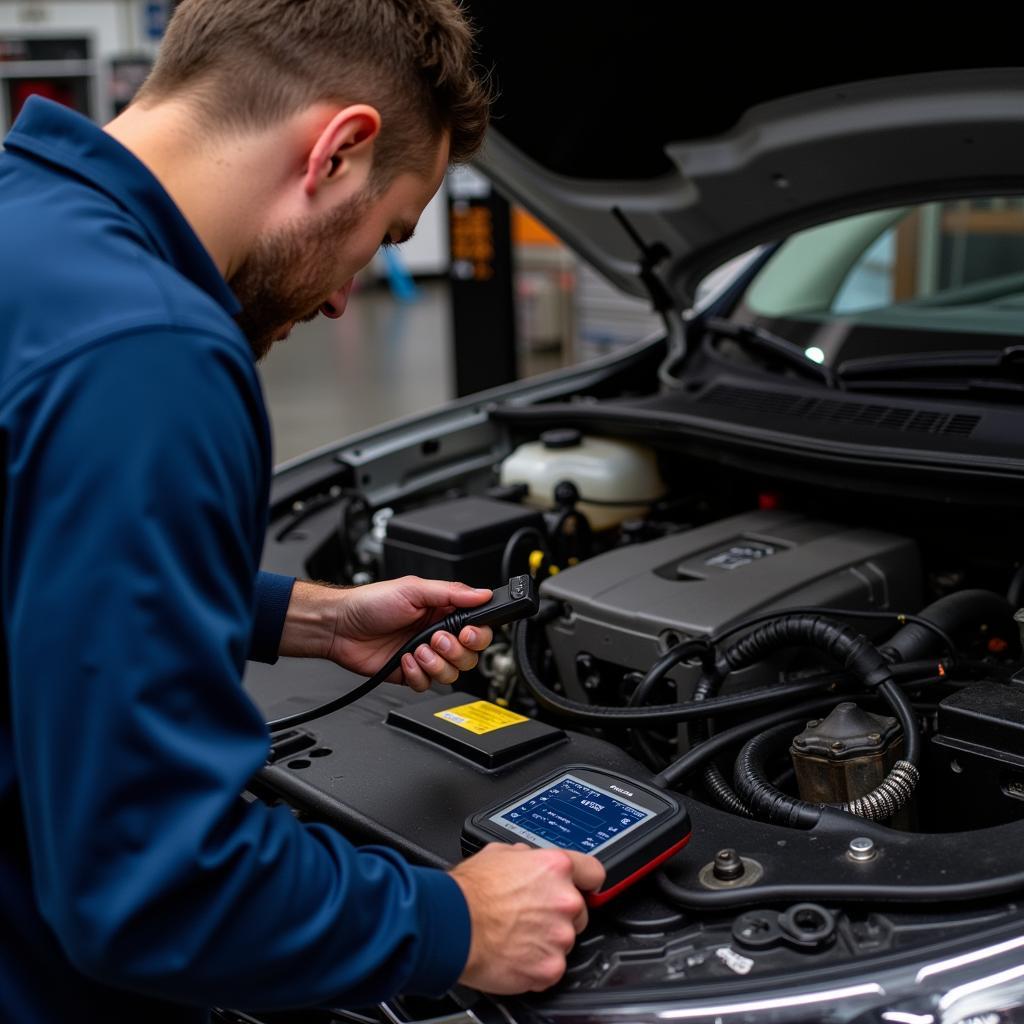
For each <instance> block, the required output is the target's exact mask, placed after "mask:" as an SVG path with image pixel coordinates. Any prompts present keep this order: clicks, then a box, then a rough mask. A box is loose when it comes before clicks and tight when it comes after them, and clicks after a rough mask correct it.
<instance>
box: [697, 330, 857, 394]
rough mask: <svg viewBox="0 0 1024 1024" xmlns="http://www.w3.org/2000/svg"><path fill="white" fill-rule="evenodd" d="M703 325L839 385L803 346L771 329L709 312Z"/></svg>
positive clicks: (827, 384) (830, 385)
mask: <svg viewBox="0 0 1024 1024" xmlns="http://www.w3.org/2000/svg"><path fill="white" fill-rule="evenodd" d="M704 326H705V327H706V328H707V329H708V330H709V331H711V333H712V334H717V335H721V336H722V337H725V338H731V339H732V340H733V341H737V342H739V343H740V344H741V345H744V344H746V345H750V346H751V347H752V348H757V349H760V350H761V351H762V352H765V353H767V354H768V355H772V356H775V357H777V358H778V359H781V360H782V362H784V363H786V364H787V365H788V366H790V367H792V368H793V369H794V370H796V371H797V373H800V374H802V375H803V376H805V377H810V378H811V379H813V380H816V381H818V382H819V383H821V384H824V385H825V387H828V388H838V387H840V386H841V385H840V382H839V379H838V377H837V376H836V374H835V373H833V371H832V370H830V369H829V368H828V367H827V366H822V365H821V364H820V363H815V362H813V361H812V360H810V359H808V358H807V355H806V354H805V352H804V350H803V349H802V348H801V347H800V346H799V345H797V344H796V342H793V341H790V340H789V339H788V338H782V337H779V335H777V334H772V332H771V331H766V330H765V329H764V328H763V327H757V326H755V325H754V324H737V323H734V322H733V321H732V320H724V319H722V318H721V317H717V316H709V317H708V318H707V320H705V321H704Z"/></svg>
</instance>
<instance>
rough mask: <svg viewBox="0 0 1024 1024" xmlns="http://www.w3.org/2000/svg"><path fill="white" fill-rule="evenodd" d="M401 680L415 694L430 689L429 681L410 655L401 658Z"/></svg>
mask: <svg viewBox="0 0 1024 1024" xmlns="http://www.w3.org/2000/svg"><path fill="white" fill-rule="evenodd" d="M402 678H403V680H404V682H405V685H406V686H408V687H409V689H410V690H415V691H416V692H417V693H423V692H424V691H426V690H429V689H430V679H429V678H428V676H427V674H426V672H424V671H423V669H422V668H420V666H419V664H418V663H417V661H416V659H415V658H414V657H413V656H412V655H411V654H405V655H403V656H402Z"/></svg>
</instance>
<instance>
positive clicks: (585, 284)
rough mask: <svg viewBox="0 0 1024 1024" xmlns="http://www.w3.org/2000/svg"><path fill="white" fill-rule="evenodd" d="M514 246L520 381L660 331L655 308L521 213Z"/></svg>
mask: <svg viewBox="0 0 1024 1024" xmlns="http://www.w3.org/2000/svg"><path fill="white" fill-rule="evenodd" d="M512 241H513V246H514V265H515V297H516V322H517V333H518V346H519V367H520V375H521V376H524V377H529V376H532V375H534V374H537V373H543V372H545V371H547V370H552V369H557V368H558V367H561V366H570V365H573V364H576V363H580V362H586V361H587V360H590V359H594V358H597V357H598V356H601V355H604V354H605V353H607V352H609V351H612V350H613V349H615V348H616V347H619V346H622V345H625V344H629V343H630V342H633V341H636V340H637V339H639V338H642V337H644V336H645V335H647V334H649V333H650V332H651V331H653V330H656V329H657V328H658V326H659V324H660V320H659V319H658V317H657V316H655V315H654V314H653V313H652V312H651V307H650V303H648V302H645V301H643V300H641V299H634V298H632V297H630V296H627V295H624V294H623V293H622V292H620V291H618V289H616V288H613V287H612V286H611V285H610V284H608V282H607V281H605V279H604V278H603V277H601V276H600V275H599V274H598V273H597V272H596V271H594V270H592V269H591V268H590V267H589V266H587V264H585V263H583V262H582V261H581V260H580V259H579V258H578V257H577V256H576V255H575V254H574V253H573V252H572V251H571V250H570V249H569V248H567V247H566V246H565V245H563V244H562V243H561V242H560V241H559V240H558V238H557V237H556V236H555V235H553V234H552V233H551V232H550V231H548V230H547V228H545V227H544V226H543V225H542V224H540V223H539V222H538V221H537V220H536V219H534V218H533V217H532V216H530V214H528V213H527V212H526V211H525V210H522V209H520V208H515V209H514V210H513V215H512Z"/></svg>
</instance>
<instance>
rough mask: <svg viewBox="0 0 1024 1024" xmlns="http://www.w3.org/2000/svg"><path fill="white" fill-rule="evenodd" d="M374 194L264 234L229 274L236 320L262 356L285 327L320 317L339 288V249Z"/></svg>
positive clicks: (359, 195)
mask: <svg viewBox="0 0 1024 1024" xmlns="http://www.w3.org/2000/svg"><path fill="white" fill-rule="evenodd" d="M370 199H371V196H370V193H369V190H368V189H364V190H363V191H362V192H360V193H359V194H358V195H355V196H353V197H352V198H351V199H349V200H347V201H346V202H345V203H344V204H343V205H342V206H339V207H338V208H337V209H334V210H331V211H330V212H329V213H326V214H323V215H322V216H320V217H319V218H318V219H316V220H313V221H312V222H306V223H302V224H299V223H295V224H289V225H286V226H285V227H283V228H279V229H278V230H277V231H274V232H271V233H269V234H267V235H264V236H262V237H260V238H258V239H257V240H256V243H255V244H254V245H253V247H252V250H251V252H250V253H249V255H248V256H247V257H246V258H245V260H244V262H243V263H242V264H241V266H240V267H239V268H238V270H237V271H236V272H235V273H234V274H233V275H232V276H231V277H230V278H229V279H228V284H229V285H230V286H231V288H232V290H233V291H234V293H235V296H236V297H237V299H238V301H239V303H241V306H242V311H241V312H240V313H239V314H238V315H237V316H236V317H235V321H236V322H237V324H238V326H239V327H240V328H241V329H242V332H243V333H244V334H245V336H246V338H248V339H249V345H250V346H251V347H252V351H253V355H254V356H255V357H256V359H257V360H260V359H262V358H263V357H264V356H265V355H266V354H267V353H268V352H269V351H270V348H271V346H272V345H273V344H274V342H275V340H277V338H276V336H277V335H278V334H279V333H280V332H281V330H282V328H284V327H285V326H286V325H288V324H290V323H305V322H306V321H309V320H312V319H314V318H315V317H316V315H317V313H318V312H319V310H320V307H321V306H322V305H323V303H325V302H326V301H327V299H328V297H329V296H330V295H332V294H333V293H334V292H335V291H337V290H338V287H339V283H338V271H337V267H336V254H337V253H338V252H339V251H340V250H342V249H343V247H344V242H345V238H346V236H348V235H349V234H351V233H352V231H353V229H354V227H355V225H356V224H357V223H358V222H359V220H360V218H361V217H362V215H363V213H364V211H365V210H366V207H367V206H368V205H369V203H370Z"/></svg>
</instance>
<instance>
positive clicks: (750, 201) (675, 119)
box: [470, 2, 1024, 308]
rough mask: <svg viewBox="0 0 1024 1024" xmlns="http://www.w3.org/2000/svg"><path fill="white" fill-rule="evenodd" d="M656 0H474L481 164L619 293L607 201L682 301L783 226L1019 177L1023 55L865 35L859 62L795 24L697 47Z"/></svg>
mask: <svg viewBox="0 0 1024 1024" xmlns="http://www.w3.org/2000/svg"><path fill="white" fill-rule="evenodd" d="M648 7H650V8H655V10H647V9H645V10H644V11H643V12H638V13H634V12H629V13H628V16H626V17H625V20H619V19H608V18H606V17H605V15H603V14H601V13H600V10H601V9H600V8H598V9H595V8H593V7H588V8H587V9H584V8H583V7H582V5H578V4H575V3H568V4H552V3H550V2H548V3H547V4H546V5H545V6H544V7H541V6H540V5H539V4H536V3H534V2H525V3H523V2H518V3H515V4H497V3H493V4H492V3H480V2H478V3H475V4H471V5H470V12H471V14H472V16H473V18H474V20H475V22H476V23H477V25H478V28H479V30H480V56H481V59H482V61H483V63H484V65H485V66H486V67H487V68H489V69H490V70H491V72H492V77H493V82H494V85H495V87H496V92H497V101H496V104H495V111H494V113H495V116H494V120H493V122H492V127H491V129H490V132H489V135H488V139H487V142H486V145H485V147H484V149H483V151H482V153H481V155H480V158H479V160H478V165H479V166H480V168H481V169H482V170H483V171H484V172H485V173H486V174H487V175H488V176H489V177H490V178H491V179H492V180H493V181H494V182H495V184H496V185H497V186H498V187H499V188H500V189H501V190H502V191H503V192H504V193H506V194H507V195H508V196H509V197H510V198H513V199H515V200H516V201H518V202H519V203H521V204H522V205H523V206H524V207H526V208H527V209H528V210H530V211H531V212H532V213H533V214H534V215H535V216H537V217H538V218H539V219H540V220H541V221H543V222H544V223H545V224H547V225H548V226H549V227H550V228H551V229H552V230H553V231H554V232H555V233H556V234H558V235H559V236H560V237H561V238H562V239H563V240H564V241H565V242H566V243H567V244H568V245H570V246H571V247H572V248H573V249H575V250H576V251H577V252H578V253H579V254H580V255H581V256H583V257H584V258H585V259H586V260H587V261H589V262H590V263H591V264H593V265H594V266H595V267H596V268H597V269H598V270H599V271H601V272H602V273H603V274H604V275H605V276H606V277H607V278H609V279H610V280H611V281H612V282H613V283H615V284H617V285H618V286H619V287H621V288H622V289H623V290H624V291H626V292H629V293H632V294H635V295H641V296H643V295H647V294H648V293H649V289H648V287H647V286H645V284H644V282H643V281H642V279H641V276H640V253H639V251H638V247H637V244H636V242H635V240H634V239H633V238H631V237H630V234H629V233H628V232H627V230H626V229H625V228H624V226H623V224H622V223H621V221H620V219H618V218H617V217H616V216H615V213H614V210H615V209H616V208H617V209H618V210H620V211H621V212H622V214H624V215H625V216H626V218H627V219H628V221H629V222H630V224H631V225H632V226H633V228H634V229H635V231H636V233H637V234H638V235H639V237H640V238H642V239H643V240H644V242H645V243H647V244H648V245H655V244H658V245H659V247H664V255H663V258H662V259H661V260H660V261H659V262H658V265H657V276H658V278H660V281H661V283H662V285H663V286H664V288H665V289H666V290H667V292H668V295H669V296H670V297H671V299H672V300H673V301H674V302H675V303H676V304H677V305H678V306H679V307H680V308H685V307H687V306H689V305H690V304H691V302H692V298H693V295H694V292H695V289H696V285H697V283H698V282H699V280H700V279H701V277H702V276H703V275H704V274H706V273H707V272H708V271H710V270H711V269H713V268H714V267H715V266H717V265H719V264H721V263H722V262H724V261H725V260H726V259H728V258H729V257H731V256H734V255H736V254H737V253H739V252H742V251H744V250H745V249H748V248H750V247H752V246H754V245H756V244H759V243H762V242H766V241H771V240H774V239H777V238H780V237H782V236H785V235H788V234H790V233H792V232H793V231H795V230H799V229H801V228H804V227H809V226H811V225H813V224H817V223H821V222H823V221H825V220H829V219H833V218H836V217H839V216H844V215H847V214H852V213H857V212H862V211H865V210H869V209H878V208H882V207H886V206H896V205H900V204H902V203H905V202H909V201H926V200H929V199H939V198H953V197H958V196H968V195H972V196H975V195H982V194H1000V195H1006V194H1009V193H1013V192H1018V191H1024V145H1022V141H1024V68H1022V67H992V66H983V65H991V64H992V56H991V54H988V55H981V54H982V51H980V50H979V51H978V57H977V59H974V60H972V59H971V58H972V56H973V55H972V53H971V47H970V46H969V45H963V44H962V41H960V42H961V46H960V50H959V52H956V55H955V57H951V58H950V59H949V60H944V59H943V54H942V53H941V52H938V51H937V50H936V48H935V47H934V46H925V45H922V44H921V43H920V41H919V42H918V43H917V44H911V43H909V42H908V41H903V45H902V46H901V47H900V48H899V49H898V50H896V48H895V47H893V46H892V45H890V47H889V49H892V50H894V53H893V56H892V59H890V60H888V61H884V57H885V55H884V54H880V53H879V52H878V48H877V46H875V47H874V48H873V49H872V50H871V51H869V52H871V56H872V58H873V59H874V58H878V57H882V58H883V60H882V61H880V62H879V61H876V66H875V67H874V68H872V69H871V70H870V71H866V70H865V69H864V68H862V67H859V66H858V65H857V64H856V63H855V62H854V60H853V59H848V58H843V57H842V56H838V55H836V54H835V53H833V52H831V50H832V48H831V46H826V44H824V43H822V44H821V47H820V49H821V51H822V52H821V53H818V54H816V53H814V52H810V53H808V52H807V42H806V36H804V38H803V40H802V41H801V43H800V46H801V47H802V48H803V49H802V50H798V48H797V42H796V40H795V39H794V40H792V41H790V42H789V43H788V44H786V47H785V48H788V49H789V50H790V51H792V52H788V53H787V52H784V49H785V48H784V47H781V46H780V45H779V44H777V43H776V42H774V41H773V42H772V43H771V44H769V43H768V42H767V41H765V42H764V43H763V44H762V43H761V42H760V41H754V42H752V41H750V39H751V38H752V37H753V36H756V33H749V32H748V33H746V37H747V40H748V41H747V42H745V43H743V44H742V45H741V46H740V47H739V48H737V46H736V45H735V44H733V43H732V42H730V43H728V44H722V45H721V46H720V47H717V48H716V47H712V46H705V47H703V49H701V48H700V47H694V45H693V44H692V41H691V40H692V38H693V35H692V33H689V32H688V33H681V32H679V31H676V30H674V29H671V28H670V27H666V26H665V25H664V20H665V14H664V10H658V9H657V8H661V7H662V5H648ZM588 11H589V13H588ZM698 34H699V33H698ZM722 34H723V33H722V31H721V29H720V30H719V32H718V36H719V37H720V38H721V37H722ZM776 35H778V32H777V31H776ZM701 38H704V36H703V35H701ZM847 42H849V40H847ZM843 49H844V51H846V50H847V49H848V47H847V46H846V45H844V47H843ZM860 52H863V51H862V50H861V51H860Z"/></svg>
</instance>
